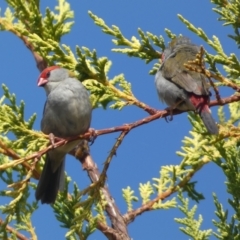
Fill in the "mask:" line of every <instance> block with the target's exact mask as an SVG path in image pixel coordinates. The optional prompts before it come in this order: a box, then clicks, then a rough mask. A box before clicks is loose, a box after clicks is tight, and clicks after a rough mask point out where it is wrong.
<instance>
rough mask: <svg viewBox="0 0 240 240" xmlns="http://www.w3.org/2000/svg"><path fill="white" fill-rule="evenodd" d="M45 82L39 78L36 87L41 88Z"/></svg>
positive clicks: (45, 80)
mask: <svg viewBox="0 0 240 240" xmlns="http://www.w3.org/2000/svg"><path fill="white" fill-rule="evenodd" d="M47 82H48V80H47V79H46V78H39V79H38V83H37V85H38V87H42V86H44V85H45V84H46V83H47Z"/></svg>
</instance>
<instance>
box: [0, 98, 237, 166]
mask: <svg viewBox="0 0 240 240" xmlns="http://www.w3.org/2000/svg"><path fill="white" fill-rule="evenodd" d="M237 101H240V95H234V96H231V97H227V98H222V102H221V103H219V102H218V101H217V100H214V101H211V102H210V104H209V106H218V105H226V104H228V103H232V102H237ZM183 112H184V111H180V110H177V109H174V110H172V115H178V114H181V113H183ZM169 115H170V113H169V112H168V111H167V110H162V111H158V112H157V113H156V114H154V115H151V116H148V117H146V118H144V119H141V120H138V121H136V122H133V123H129V124H125V125H121V126H117V127H112V128H106V129H102V130H95V131H94V136H95V137H98V136H101V135H105V134H109V133H114V132H125V131H131V130H132V129H134V128H136V127H139V126H141V125H143V124H147V123H149V122H152V121H154V120H157V119H159V118H163V117H164V118H165V117H167V116H169ZM92 134H93V133H92V131H89V132H87V133H85V134H83V135H80V136H76V137H72V138H68V139H61V138H55V139H56V141H55V146H54V147H59V146H62V145H64V144H67V143H68V142H72V141H74V140H77V139H89V138H90V137H91V136H92ZM52 148H53V146H52V145H50V146H48V147H46V148H44V149H41V150H40V151H39V152H37V153H33V154H31V155H30V156H27V157H24V158H22V159H19V160H18V161H19V162H20V163H22V162H25V161H28V160H31V159H33V158H39V157H40V156H42V155H43V154H45V153H46V152H48V151H49V150H51V149H52ZM71 154H72V155H77V153H75V152H74V151H73V152H72V153H71ZM83 156H85V155H83ZM86 157H87V155H86ZM89 164H90V166H91V164H92V163H89V162H88V161H87V160H86V162H84V161H82V165H83V169H84V170H88V165H89ZM16 165H17V164H16ZM2 166H3V165H2ZM9 166H15V164H14V163H13V164H10V165H9ZM91 168H92V166H91ZM0 169H1V168H0Z"/></svg>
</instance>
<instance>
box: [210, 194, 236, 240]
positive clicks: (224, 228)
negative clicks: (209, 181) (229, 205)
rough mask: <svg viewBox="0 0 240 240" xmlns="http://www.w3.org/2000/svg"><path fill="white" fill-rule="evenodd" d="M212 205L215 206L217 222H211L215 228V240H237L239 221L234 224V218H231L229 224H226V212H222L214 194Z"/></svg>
mask: <svg viewBox="0 0 240 240" xmlns="http://www.w3.org/2000/svg"><path fill="white" fill-rule="evenodd" d="M213 198H214V204H215V206H216V209H217V210H216V212H215V213H216V216H217V217H218V219H219V220H218V221H216V220H213V224H214V225H215V226H216V227H217V230H218V233H216V232H214V233H213V234H214V235H215V237H216V238H217V239H221V240H227V239H233V240H237V239H239V237H240V235H239V227H240V226H239V221H238V223H236V220H235V217H234V216H232V218H231V222H230V223H228V222H227V221H228V211H224V210H223V206H222V204H220V203H219V201H218V199H217V196H216V194H213Z"/></svg>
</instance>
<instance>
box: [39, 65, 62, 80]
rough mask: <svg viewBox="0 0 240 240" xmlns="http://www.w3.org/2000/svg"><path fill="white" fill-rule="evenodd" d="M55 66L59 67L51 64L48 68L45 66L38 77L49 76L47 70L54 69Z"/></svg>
mask: <svg viewBox="0 0 240 240" xmlns="http://www.w3.org/2000/svg"><path fill="white" fill-rule="evenodd" d="M56 68H60V67H59V66H51V67H48V68H45V69H44V70H43V71H42V73H41V74H40V76H39V78H48V77H49V72H51V71H52V70H54V69H56Z"/></svg>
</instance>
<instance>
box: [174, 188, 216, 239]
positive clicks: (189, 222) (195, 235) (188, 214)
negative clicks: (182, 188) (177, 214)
mask: <svg viewBox="0 0 240 240" xmlns="http://www.w3.org/2000/svg"><path fill="white" fill-rule="evenodd" d="M178 199H179V200H180V202H181V204H182V205H181V206H180V205H179V206H178V208H179V209H180V211H181V212H182V213H183V214H184V215H185V217H184V218H175V219H174V220H175V221H176V222H177V223H180V224H182V225H184V227H180V230H181V231H182V232H183V233H185V234H186V235H188V236H190V237H191V238H192V239H194V240H207V239H209V237H210V236H211V234H212V230H211V229H208V230H200V227H201V224H202V222H203V218H202V216H201V215H199V217H198V219H195V217H194V216H195V214H196V210H197V206H196V205H195V206H194V207H192V208H191V209H189V206H188V205H189V200H188V199H187V198H184V197H183V196H182V194H181V193H179V194H178Z"/></svg>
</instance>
